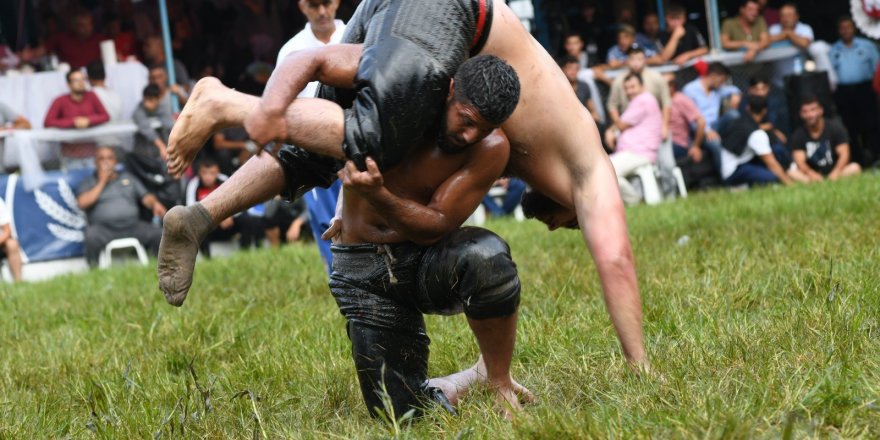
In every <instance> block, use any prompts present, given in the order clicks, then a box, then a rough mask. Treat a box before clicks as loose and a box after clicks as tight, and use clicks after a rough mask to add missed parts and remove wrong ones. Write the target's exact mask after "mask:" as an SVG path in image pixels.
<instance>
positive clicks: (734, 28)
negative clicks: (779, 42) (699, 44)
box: [721, 0, 770, 62]
mask: <svg viewBox="0 0 880 440" xmlns="http://www.w3.org/2000/svg"><path fill="white" fill-rule="evenodd" d="M760 14H761V12H760V6H759V5H758V2H757V0H742V1H741V2H740V6H739V15H737V16H736V17H731V18H728V19H726V20H724V24H723V25H722V26H721V47H722V48H724V50H733V51H744V52H745V55H744V56H743V59H744V60H745V61H746V62H749V61H752V60H753V59H755V57H756V56H757V55H758V54H759V53H760V52H761V51H762V50H764V49H766V48H767V45H768V44H769V41H770V37H769V36H768V35H767V22H765V21H764V17H761V15H760Z"/></svg>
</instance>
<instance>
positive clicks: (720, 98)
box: [682, 63, 740, 170]
mask: <svg viewBox="0 0 880 440" xmlns="http://www.w3.org/2000/svg"><path fill="white" fill-rule="evenodd" d="M729 79H730V69H728V68H727V66H725V65H724V64H721V63H712V64H710V65H709V67H708V69H707V71H706V75H704V76H702V77H700V78H697V79H695V80H693V81H691V82H690V83H688V84H687V85H686V86H684V88H683V89H682V92H683V93H684V94H685V96H687V97H688V98H690V99H691V101H693V102H694V104H696V106H697V108H698V109H700V114H701V115H703V119H705V120H706V127H707V130H706V141H705V143H704V146H705V147H706V150H707V151H708V152H709V153H710V154H711V155H712V160H713V162H714V163H715V167H716V169H718V170H720V169H721V136H720V135H719V134H718V129H719V125H721V124H720V122H721V108H722V106H723V104H724V101H725V100H728V101H729V104H728V108H732V109H736V108H737V107H739V102H740V92H739V89H737V88H736V87H734V86H731V85H727V81H728V80H729ZM731 113H732V114H731V116H730V118H731V119H735V118H736V117H738V116H739V114H738V112H731Z"/></svg>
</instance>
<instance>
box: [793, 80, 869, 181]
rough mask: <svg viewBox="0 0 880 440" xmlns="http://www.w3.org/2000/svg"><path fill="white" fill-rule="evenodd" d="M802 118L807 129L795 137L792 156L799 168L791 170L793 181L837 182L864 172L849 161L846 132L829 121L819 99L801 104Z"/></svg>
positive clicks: (809, 99) (796, 131)
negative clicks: (826, 180) (842, 178)
mask: <svg viewBox="0 0 880 440" xmlns="http://www.w3.org/2000/svg"><path fill="white" fill-rule="evenodd" d="M800 116H801V120H802V121H803V122H804V125H803V126H801V127H798V129H797V130H795V132H794V134H793V135H792V136H791V144H790V146H791V150H792V156H794V163H795V164H796V165H797V166H794V167H791V168H789V170H788V175H789V176H791V178H792V179H794V180H796V181H798V182H802V183H810V182H821V181H823V180H825V179H828V180H832V181H833V180H837V179H839V178H841V177H848V176H854V175H856V174H859V173H861V172H862V168H861V167H860V166H859V164H857V163H855V162H850V161H849V137H848V136H847V134H846V129H845V128H843V126H842V125H840V123H838V122H837V121H835V120H833V119H827V118H825V110H824V109H823V108H822V104H820V103H819V100H818V99H817V98H816V97H814V96H811V97H807V98H805V99H804V100H803V101H801V108H800Z"/></svg>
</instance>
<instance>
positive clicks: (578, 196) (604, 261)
mask: <svg viewBox="0 0 880 440" xmlns="http://www.w3.org/2000/svg"><path fill="white" fill-rule="evenodd" d="M591 156H593V157H595V159H594V160H593V163H592V164H588V166H589V168H586V167H585V166H584V165H583V161H581V164H580V165H574V166H573V167H572V171H571V173H572V176H573V181H574V184H575V185H574V188H573V192H574V193H573V194H572V196H573V197H574V205H575V209H576V211H577V216H578V222H579V224H580V225H581V231H582V233H583V236H584V240H585V241H586V243H587V246H588V247H589V248H590V252H591V253H592V254H593V259H594V260H595V262H596V269H597V270H598V272H599V278H600V280H601V282H602V291H603V293H604V298H605V306H606V307H607V308H608V314H609V315H611V321H612V323H613V324H614V328H615V330H616V331H617V337H618V338H619V339H620V344H621V346H622V347H623V354H624V356H626V359H627V360H628V361H629V362H630V363H632V364H637V365H647V356H646V354H645V346H644V340H643V336H642V305H641V299H640V297H639V287H638V282H637V281H636V271H635V261H634V258H633V254H632V248H631V247H630V242H629V236H628V233H627V227H626V213H625V211H624V207H623V201H622V200H621V198H620V191H619V189H618V186H617V177H616V175H615V173H614V169H613V168H612V167H611V162H610V161H609V160H608V159H607V157H604V155H602V157H599V156H598V155H591Z"/></svg>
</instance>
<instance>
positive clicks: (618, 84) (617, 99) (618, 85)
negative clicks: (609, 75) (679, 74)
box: [608, 46, 669, 139]
mask: <svg viewBox="0 0 880 440" xmlns="http://www.w3.org/2000/svg"><path fill="white" fill-rule="evenodd" d="M646 61H647V60H646V54H645V51H644V50H643V49H642V48H640V47H638V46H636V47H633V48H630V50H629V52H628V55H627V59H626V66H627V67H628V68H629V72H628V73H633V74H636V75H638V76H639V78H640V79H641V81H642V84H644V89H645V90H646V91H648V92H650V93H651V95H652V96H653V97H654V99H656V100H657V103H658V104H660V109H661V110H662V111H663V126H662V128H661V131H660V136H661V137H662V138H664V139H665V138H666V137H667V135H668V133H669V86H668V85H667V84H666V80H664V79H663V75H661V74H659V73H657V72H655V71H653V70H651V69H647V68H645V64H646ZM626 77H627V75H626V74H623V75H618V76H617V78H614V81H613V82H612V83H611V94H610V95H609V96H608V117H609V119H611V123H612V124H617V123H618V121H619V120H620V114H621V113H623V112H624V111H625V110H626V108H627V106H628V105H629V97H628V94H627V93H626V92H625V91H624V86H623V82H624V79H625V78H626Z"/></svg>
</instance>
